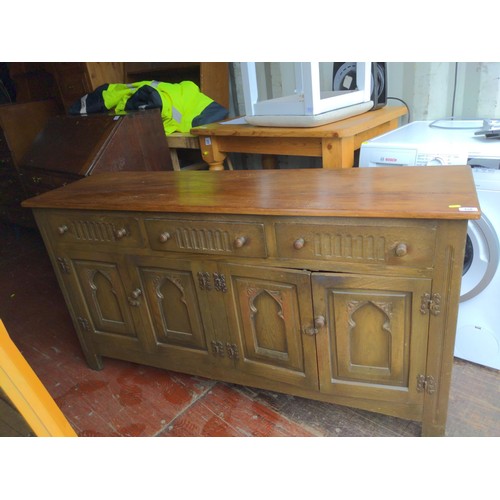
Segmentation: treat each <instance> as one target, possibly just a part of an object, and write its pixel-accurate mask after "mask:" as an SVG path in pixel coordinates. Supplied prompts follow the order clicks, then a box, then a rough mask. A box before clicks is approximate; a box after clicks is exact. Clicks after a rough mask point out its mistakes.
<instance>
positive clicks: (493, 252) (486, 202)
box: [359, 121, 500, 369]
mask: <svg viewBox="0 0 500 500" xmlns="http://www.w3.org/2000/svg"><path fill="white" fill-rule="evenodd" d="M431 124H434V125H437V126H430V125H431ZM482 125H483V122H482V121H477V122H476V123H474V122H472V121H464V122H457V121H452V122H449V123H446V122H445V121H442V122H439V123H437V124H436V123H435V122H430V121H423V122H422V121H421V122H412V123H410V124H408V125H405V126H403V127H400V128H399V129H396V130H394V131H392V132H388V133H387V134H383V135H381V136H379V137H377V138H374V139H371V140H369V141H366V142H364V143H363V144H362V146H361V151H360V158H359V166H360V167H377V166H389V165H392V166H402V167H406V166H409V167H411V166H424V165H429V166H432V165H465V164H468V165H471V167H472V173H473V176H474V182H475V185H476V190H477V193H478V198H479V203H480V206H481V213H482V216H481V218H480V219H479V220H475V221H469V226H468V230H467V243H466V255H465V259H464V271H463V276H462V287H461V293H460V304H459V310H458V323H457V337H456V343H455V356H456V357H458V358H461V359H465V360H468V361H472V362H474V363H478V364H481V365H484V366H489V367H491V368H496V369H500V266H499V259H500V244H499V236H500V140H497V139H486V138H485V137H484V136H477V135H475V131H476V130H478V129H480V128H482Z"/></svg>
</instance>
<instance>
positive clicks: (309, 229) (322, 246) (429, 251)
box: [276, 221, 436, 267]
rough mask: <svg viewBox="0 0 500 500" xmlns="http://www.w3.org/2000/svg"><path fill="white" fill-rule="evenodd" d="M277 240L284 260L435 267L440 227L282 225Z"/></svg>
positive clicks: (431, 224) (422, 225) (277, 232)
mask: <svg viewBox="0 0 500 500" xmlns="http://www.w3.org/2000/svg"><path fill="white" fill-rule="evenodd" d="M276 239H277V244H278V255H279V256H280V257H287V258H299V259H314V260H329V261H331V260H333V261H343V262H351V263H363V264H389V265H396V266H399V265H400V266H409V267H432V266H433V263H434V247H435V242H436V226H435V224H434V223H431V222H427V221H423V222H422V224H419V225H415V226H414V227H413V226H396V225H395V226H387V227H377V226H369V225H363V224H362V223H360V225H357V224H356V225H354V224H351V225H348V224H346V225H342V224H338V225H337V224H335V225H326V224H325V225H323V224H318V225H314V224H291V223H279V224H276Z"/></svg>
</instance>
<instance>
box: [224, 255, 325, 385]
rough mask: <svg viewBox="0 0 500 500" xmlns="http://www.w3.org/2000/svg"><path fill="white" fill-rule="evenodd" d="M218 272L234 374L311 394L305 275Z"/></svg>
mask: <svg viewBox="0 0 500 500" xmlns="http://www.w3.org/2000/svg"><path fill="white" fill-rule="evenodd" d="M220 269H221V271H222V274H223V276H224V280H225V282H226V285H227V293H226V294H225V299H226V308H227V312H228V320H229V325H230V333H231V336H232V342H233V343H234V344H233V353H232V354H233V358H234V359H235V363H236V367H237V369H238V370H239V371H241V372H245V373H246V374H249V375H252V376H255V377H256V378H265V379H268V380H269V379H270V380H273V381H277V382H283V383H286V384H290V385H294V386H299V387H304V388H315V389H317V387H318V379H317V363H316V342H315V339H314V335H313V334H312V333H313V332H312V330H311V328H312V321H313V316H312V302H311V281H310V280H311V278H310V276H311V274H310V273H309V272H306V271H293V270H283V269H273V268H264V267H257V266H243V265H234V264H226V265H221V266H220ZM246 383H248V384H251V380H250V381H247V382H246Z"/></svg>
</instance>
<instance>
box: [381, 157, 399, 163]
mask: <svg viewBox="0 0 500 500" xmlns="http://www.w3.org/2000/svg"><path fill="white" fill-rule="evenodd" d="M380 160H381V161H387V162H392V163H396V162H397V161H398V159H397V158H384V157H382V158H380Z"/></svg>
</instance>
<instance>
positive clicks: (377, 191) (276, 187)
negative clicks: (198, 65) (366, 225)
mask: <svg viewBox="0 0 500 500" xmlns="http://www.w3.org/2000/svg"><path fill="white" fill-rule="evenodd" d="M23 206H24V207H28V208H65V209H83V210H125V211H145V212H186V213H213V214H251V215H258V214H266V215H294V216H335V217H338V216H342V217H395V218H419V219H422V218H424V219H425V218H433V219H436V218H437V219H478V218H479V217H480V208H479V201H478V199H477V194H476V189H475V185H474V180H473V177H472V172H471V169H470V167H468V166H456V167H455V166H443V167H377V168H352V169H345V170H327V169H321V168H319V169H288V170H233V171H220V172H207V171H181V172H119V173H109V174H108V173H102V174H96V175H92V176H89V177H87V178H85V179H82V180H80V181H78V182H75V183H72V184H69V185H67V186H65V187H62V188H59V189H55V190H53V191H49V192H47V193H44V194H42V195H40V196H37V197H35V198H31V199H29V200H26V201H24V202H23Z"/></svg>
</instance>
